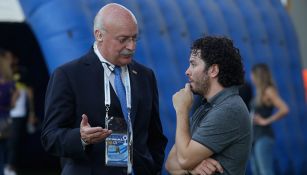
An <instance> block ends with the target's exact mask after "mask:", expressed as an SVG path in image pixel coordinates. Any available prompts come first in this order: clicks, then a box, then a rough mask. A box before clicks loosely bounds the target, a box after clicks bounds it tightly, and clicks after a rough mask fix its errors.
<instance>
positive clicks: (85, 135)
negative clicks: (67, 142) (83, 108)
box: [80, 114, 112, 144]
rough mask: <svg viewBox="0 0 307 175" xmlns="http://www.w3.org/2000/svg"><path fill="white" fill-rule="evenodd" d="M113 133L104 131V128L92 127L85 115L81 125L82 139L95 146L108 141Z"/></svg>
mask: <svg viewBox="0 0 307 175" xmlns="http://www.w3.org/2000/svg"><path fill="white" fill-rule="evenodd" d="M111 133H112V131H111V130H108V129H103V128H102V127H91V126H90V124H89V122H88V117H87V116H86V115H85V114H83V115H82V120H81V123H80V135H81V139H82V140H83V141H85V142H86V143H88V144H94V143H98V142H101V141H102V140H104V139H106V138H107V137H108V136H109V135H110V134H111Z"/></svg>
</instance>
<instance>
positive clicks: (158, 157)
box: [148, 72, 167, 172]
mask: <svg viewBox="0 0 307 175" xmlns="http://www.w3.org/2000/svg"><path fill="white" fill-rule="evenodd" d="M152 82H153V84H152V87H153V103H152V105H153V106H152V112H151V120H150V126H149V131H148V133H149V139H148V146H149V149H150V152H151V155H152V157H153V159H154V161H155V167H156V170H157V172H161V170H162V166H163V162H164V157H165V147H166V144H167V138H166V137H165V136H164V135H163V129H162V124H161V120H160V113H159V94H158V88H157V82H156V78H155V75H154V73H153V72H152Z"/></svg>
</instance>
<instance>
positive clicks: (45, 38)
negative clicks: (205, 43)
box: [20, 0, 307, 175]
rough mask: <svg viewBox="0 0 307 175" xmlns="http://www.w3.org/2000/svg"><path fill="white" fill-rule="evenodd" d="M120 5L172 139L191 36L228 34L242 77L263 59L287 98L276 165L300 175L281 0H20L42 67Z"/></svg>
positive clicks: (89, 40)
mask: <svg viewBox="0 0 307 175" xmlns="http://www.w3.org/2000/svg"><path fill="white" fill-rule="evenodd" d="M110 2H116V3H120V4H122V5H124V6H126V7H128V8H129V9H131V10H132V12H133V13H134V14H135V15H136V17H137V19H138V23H139V29H140V41H139V43H138V45H137V52H136V55H135V59H136V60H137V61H139V62H141V63H143V64H145V65H147V66H149V67H151V68H152V69H153V70H154V71H155V73H156V76H157V80H158V87H159V94H160V112H161V119H162V122H163V127H164V131H165V133H166V135H167V137H168V139H169V144H168V147H167V153H168V151H169V150H170V147H171V146H172V145H173V143H174V137H175V123H176V122H175V120H176V117H175V111H174V109H173V106H172V95H173V93H175V92H176V91H177V90H178V89H180V88H182V87H183V86H184V84H185V82H186V81H187V78H186V77H185V74H184V72H185V69H186V68H187V67H188V57H189V52H190V45H191V43H192V41H193V40H194V39H196V38H198V37H201V36H202V35H203V34H205V35H223V36H228V37H230V38H231V39H232V40H234V43H235V45H236V46H237V47H239V49H240V51H241V54H242V56H243V61H244V65H245V70H246V79H247V80H248V81H249V73H250V68H251V66H252V65H253V64H255V63H259V62H265V63H267V64H268V65H269V66H270V67H271V69H272V73H273V75H274V77H275V79H276V82H277V85H278V90H279V92H280V94H281V96H282V98H284V99H285V101H286V102H287V103H288V104H289V107H290V113H289V114H288V117H286V118H285V119H283V120H281V121H279V122H277V123H276V124H274V126H273V127H274V129H275V133H276V139H277V142H276V148H275V150H274V155H275V169H276V170H275V171H276V173H277V174H279V175H284V174H285V175H286V174H293V175H301V174H307V167H306V166H304V165H306V164H307V157H306V155H307V149H306V148H307V134H306V133H307V129H306V128H307V127H304V125H305V126H307V119H306V116H305V115H306V102H305V100H304V96H305V95H304V93H305V92H304V87H303V80H302V73H301V72H302V71H301V70H302V68H301V63H300V51H299V46H298V39H297V36H296V33H295V30H294V27H293V24H292V22H291V19H290V17H289V15H288V14H287V11H286V10H285V8H284V7H283V6H282V4H281V2H280V0H249V1H246V0H233V1H226V0H214V1H212V0H198V1H196V0H189V1H187V0H166V1H165V0H155V1H153V0H129V1H126V0H115V1H113V0H104V1H101V0H52V1H45V0H36V1H32V0H22V1H20V3H21V5H22V8H23V10H24V12H25V15H26V20H27V23H28V24H29V25H30V26H31V28H32V30H33V32H34V34H35V36H36V38H37V40H38V42H39V44H40V46H41V49H42V51H43V54H44V57H45V61H46V63H47V65H48V69H49V72H52V71H53V70H54V69H55V68H56V67H57V66H59V65H61V64H63V63H65V62H67V61H70V60H72V59H75V58H77V57H79V56H81V55H83V54H84V53H85V52H87V51H88V50H89V49H90V48H91V47H92V44H93V41H94V37H93V34H92V33H93V31H92V25H93V19H94V16H95V14H96V13H97V11H98V10H99V9H100V7H101V6H103V5H105V4H106V3H110Z"/></svg>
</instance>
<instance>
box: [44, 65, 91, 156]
mask: <svg viewBox="0 0 307 175" xmlns="http://www.w3.org/2000/svg"><path fill="white" fill-rule="evenodd" d="M74 101H75V100H74V94H73V91H72V88H71V85H70V83H69V78H68V76H67V74H66V73H65V72H64V70H62V69H57V70H56V71H55V72H54V73H53V74H52V76H51V78H50V80H49V83H48V87H47V91H46V97H45V116H44V120H43V125H42V133H41V141H42V145H43V147H44V149H45V150H46V151H47V152H48V153H50V154H52V155H54V156H60V157H71V158H84V157H85V153H84V151H83V147H82V144H81V141H80V128H79V127H78V128H74V123H75V122H76V121H75V120H76V115H75V112H74V111H75V106H74ZM80 117H81V116H80Z"/></svg>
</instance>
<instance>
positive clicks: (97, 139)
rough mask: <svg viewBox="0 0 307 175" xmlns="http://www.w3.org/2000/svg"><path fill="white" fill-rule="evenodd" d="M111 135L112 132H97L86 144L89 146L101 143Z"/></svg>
mask: <svg viewBox="0 0 307 175" xmlns="http://www.w3.org/2000/svg"><path fill="white" fill-rule="evenodd" d="M111 133H112V131H111V130H107V129H103V131H101V132H96V133H93V134H90V135H88V139H87V140H86V142H87V143H89V144H95V143H99V142H101V141H103V140H105V139H106V138H107V137H109V135H110V134H111Z"/></svg>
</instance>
